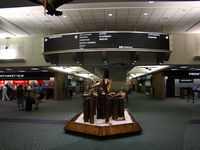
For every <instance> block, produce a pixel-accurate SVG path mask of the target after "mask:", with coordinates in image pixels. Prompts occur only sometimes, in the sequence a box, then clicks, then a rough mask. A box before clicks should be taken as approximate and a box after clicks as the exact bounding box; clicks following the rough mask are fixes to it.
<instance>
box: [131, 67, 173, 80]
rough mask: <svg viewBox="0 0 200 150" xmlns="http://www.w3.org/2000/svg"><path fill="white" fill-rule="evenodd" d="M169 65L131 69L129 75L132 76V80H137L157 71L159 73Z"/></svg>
mask: <svg viewBox="0 0 200 150" xmlns="http://www.w3.org/2000/svg"><path fill="white" fill-rule="evenodd" d="M168 67H169V65H155V66H136V67H133V69H131V70H130V71H129V72H128V74H131V76H132V78H136V77H138V76H142V75H146V74H150V73H153V72H155V71H159V70H161V69H165V68H168Z"/></svg>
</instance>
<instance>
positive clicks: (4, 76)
mask: <svg viewBox="0 0 200 150" xmlns="http://www.w3.org/2000/svg"><path fill="white" fill-rule="evenodd" d="M23 77H24V74H0V78H23Z"/></svg>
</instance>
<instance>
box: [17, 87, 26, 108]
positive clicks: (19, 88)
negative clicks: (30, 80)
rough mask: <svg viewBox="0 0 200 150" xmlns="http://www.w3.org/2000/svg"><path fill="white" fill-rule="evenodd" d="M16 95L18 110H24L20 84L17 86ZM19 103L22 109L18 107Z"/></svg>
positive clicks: (22, 92) (22, 90)
mask: <svg viewBox="0 0 200 150" xmlns="http://www.w3.org/2000/svg"><path fill="white" fill-rule="evenodd" d="M16 97H17V106H18V110H23V111H24V89H23V86H22V85H21V84H20V85H19V86H18V87H17V91H16ZM20 105H21V106H22V109H20Z"/></svg>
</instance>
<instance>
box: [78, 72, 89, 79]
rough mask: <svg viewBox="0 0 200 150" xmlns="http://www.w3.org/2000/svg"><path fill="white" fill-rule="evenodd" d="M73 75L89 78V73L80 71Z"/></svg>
mask: <svg viewBox="0 0 200 150" xmlns="http://www.w3.org/2000/svg"><path fill="white" fill-rule="evenodd" d="M75 75H76V76H79V77H84V78H90V74H87V73H80V74H75Z"/></svg>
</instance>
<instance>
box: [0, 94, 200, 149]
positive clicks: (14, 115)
mask: <svg viewBox="0 0 200 150" xmlns="http://www.w3.org/2000/svg"><path fill="white" fill-rule="evenodd" d="M199 103H200V102H199V101H196V103H191V101H190V102H187V101H186V100H183V99H179V98H170V99H167V100H165V101H163V100H156V99H154V98H152V97H150V96H147V95H144V94H138V93H133V94H131V95H130V96H129V101H128V102H127V103H126V107H128V108H129V109H130V110H131V111H132V112H133V114H134V116H135V118H136V119H137V120H138V122H139V123H140V125H141V126H142V128H143V132H142V134H140V135H129V136H127V137H126V136H123V137H114V138H113V137H112V138H106V139H98V138H93V137H91V136H89V137H88V136H79V135H76V134H66V133H65V132H64V129H63V128H64V125H63V124H51V123H47V124H42V123H40V122H38V123H37V122H35V123H33V122H20V121H19V122H6V121H3V122H0V150H108V149H109V150H124V149H126V150H129V149H130V150H161V149H162V150H200V134H199V131H200V124H189V121H190V120H194V119H196V120H199V119H200V105H199ZM81 105H82V100H81V97H80V95H77V96H74V97H73V99H72V100H71V101H69V100H62V101H44V102H43V103H41V104H40V110H39V111H38V112H37V111H32V112H23V111H20V112H19V111H17V108H16V104H15V102H13V101H12V102H7V101H6V102H0V118H10V119H31V120H44V121H45V120H51V121H52V120H54V121H56V120H61V121H66V120H69V119H71V118H72V117H73V116H74V115H75V114H77V113H78V112H79V111H80V109H81Z"/></svg>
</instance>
